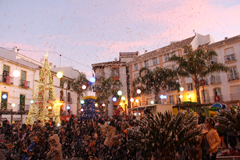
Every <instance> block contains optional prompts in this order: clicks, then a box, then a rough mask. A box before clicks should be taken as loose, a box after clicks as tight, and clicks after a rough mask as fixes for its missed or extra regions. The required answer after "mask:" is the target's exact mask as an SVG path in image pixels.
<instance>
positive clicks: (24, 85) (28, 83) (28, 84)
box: [19, 79, 30, 88]
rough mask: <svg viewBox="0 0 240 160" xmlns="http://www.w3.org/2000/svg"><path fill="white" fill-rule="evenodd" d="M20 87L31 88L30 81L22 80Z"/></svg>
mask: <svg viewBox="0 0 240 160" xmlns="http://www.w3.org/2000/svg"><path fill="white" fill-rule="evenodd" d="M19 86H20V87H23V88H30V81H25V80H22V79H21V80H20V84H19Z"/></svg>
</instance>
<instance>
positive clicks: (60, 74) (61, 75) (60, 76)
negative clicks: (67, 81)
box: [57, 71, 63, 79]
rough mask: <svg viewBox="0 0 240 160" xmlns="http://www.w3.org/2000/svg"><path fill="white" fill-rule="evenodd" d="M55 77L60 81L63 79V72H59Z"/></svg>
mask: <svg viewBox="0 0 240 160" xmlns="http://www.w3.org/2000/svg"><path fill="white" fill-rule="evenodd" d="M57 77H58V78H59V79H61V78H62V77H63V72H61V71H59V72H57Z"/></svg>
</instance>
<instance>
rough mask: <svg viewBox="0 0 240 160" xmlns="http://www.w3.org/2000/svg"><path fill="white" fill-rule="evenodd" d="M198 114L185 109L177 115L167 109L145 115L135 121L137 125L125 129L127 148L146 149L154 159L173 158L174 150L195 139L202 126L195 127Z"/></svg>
mask: <svg viewBox="0 0 240 160" xmlns="http://www.w3.org/2000/svg"><path fill="white" fill-rule="evenodd" d="M197 119H198V116H197V115H196V116H195V115H194V113H193V112H191V113H190V114H187V115H186V111H183V112H178V114H177V115H175V114H172V112H170V111H167V112H165V113H161V112H159V113H158V114H157V115H155V116H153V115H146V116H145V117H144V118H143V119H142V120H139V121H137V123H138V124H139V125H138V127H132V128H129V129H127V131H128V138H129V143H128V145H129V146H128V147H129V148H134V149H136V150H143V151H144V150H148V151H150V153H151V154H150V155H153V156H154V158H155V159H162V160H172V159H175V151H176V149H178V148H179V147H185V145H187V144H188V143H189V142H195V143H196V141H197V138H198V136H200V134H201V130H202V127H197V128H195V126H197V124H198V121H197ZM150 157H151V156H150Z"/></svg>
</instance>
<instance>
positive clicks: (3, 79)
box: [0, 75, 13, 84]
mask: <svg viewBox="0 0 240 160" xmlns="http://www.w3.org/2000/svg"><path fill="white" fill-rule="evenodd" d="M0 82H3V83H7V84H13V77H10V76H3V75H0Z"/></svg>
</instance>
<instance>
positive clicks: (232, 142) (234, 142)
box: [229, 130, 237, 150]
mask: <svg viewBox="0 0 240 160" xmlns="http://www.w3.org/2000/svg"><path fill="white" fill-rule="evenodd" d="M229 143H230V146H231V147H232V149H233V150H236V146H237V131H236V130H234V131H233V132H232V134H231V135H229Z"/></svg>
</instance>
